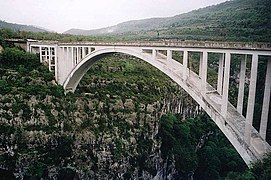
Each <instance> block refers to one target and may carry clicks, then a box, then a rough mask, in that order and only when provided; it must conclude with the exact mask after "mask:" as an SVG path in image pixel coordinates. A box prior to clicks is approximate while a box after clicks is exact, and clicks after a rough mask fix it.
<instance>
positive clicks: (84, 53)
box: [82, 47, 86, 59]
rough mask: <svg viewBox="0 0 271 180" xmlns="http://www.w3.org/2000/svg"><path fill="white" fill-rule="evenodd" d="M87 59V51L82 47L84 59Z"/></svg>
mask: <svg viewBox="0 0 271 180" xmlns="http://www.w3.org/2000/svg"><path fill="white" fill-rule="evenodd" d="M85 57H86V49H85V47H82V58H83V59H84V58H85Z"/></svg>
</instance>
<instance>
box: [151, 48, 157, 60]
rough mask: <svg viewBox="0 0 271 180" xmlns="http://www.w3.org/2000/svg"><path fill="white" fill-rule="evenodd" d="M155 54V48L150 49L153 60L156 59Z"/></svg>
mask: <svg viewBox="0 0 271 180" xmlns="http://www.w3.org/2000/svg"><path fill="white" fill-rule="evenodd" d="M156 54H157V51H156V50H155V49H153V50H152V59H153V60H156Z"/></svg>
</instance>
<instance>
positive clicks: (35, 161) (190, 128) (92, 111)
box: [0, 48, 246, 179]
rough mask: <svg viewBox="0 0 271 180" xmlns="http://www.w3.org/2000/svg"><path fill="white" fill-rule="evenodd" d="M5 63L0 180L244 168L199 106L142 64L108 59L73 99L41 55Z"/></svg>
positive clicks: (9, 55) (18, 54)
mask: <svg viewBox="0 0 271 180" xmlns="http://www.w3.org/2000/svg"><path fill="white" fill-rule="evenodd" d="M0 63H1V69H0V73H1V76H0V77H1V79H0V98H1V100H0V113H1V115H0V117H1V121H0V122H1V128H0V131H1V144H0V152H1V153H0V167H1V172H2V173H1V172H0V175H3V174H10V173H11V174H10V176H13V175H14V176H16V177H21V178H22V177H25V178H27V177H28V178H35V179H36V178H49V179H50V178H53V177H54V178H56V177H58V178H59V179H61V178H62V179H63V178H64V177H66V178H67V176H68V177H71V176H73V177H75V176H76V177H80V178H83V179H88V178H91V179H93V178H94V179H95V178H97V179H110V178H123V179H133V178H143V179H150V178H154V177H158V178H166V177H173V178H175V179H179V178H180V177H188V176H191V175H193V174H191V172H193V173H194V174H195V175H194V176H195V177H198V178H202V177H206V178H208V177H209V178H218V177H225V176H227V175H228V173H229V172H232V173H237V174H239V173H240V172H243V171H244V170H245V168H246V166H245V165H244V162H243V161H242V160H241V159H240V157H239V155H238V154H237V153H236V151H235V150H234V148H233V147H231V145H230V144H229V142H228V141H227V140H226V139H225V137H224V136H223V135H222V134H221V132H220V131H219V130H218V128H216V126H215V125H214V123H212V122H211V121H210V120H209V118H208V117H206V116H205V115H201V114H202V112H201V111H199V108H198V105H197V104H196V103H195V102H194V101H193V100H192V99H191V98H190V97H189V96H188V95H187V94H186V93H185V92H184V91H183V90H182V89H180V88H179V87H178V86H177V85H176V84H175V83H173V82H172V81H171V80H169V79H168V78H167V77H166V76H165V75H163V74H162V73H161V72H159V71H158V70H156V69H154V68H152V67H150V66H149V65H147V64H146V63H144V62H142V61H139V60H138V59H134V58H131V57H129V56H122V55H113V56H108V57H106V58H104V59H103V60H101V61H100V63H97V64H95V65H94V66H93V67H92V68H91V69H90V71H89V72H88V74H87V75H86V76H85V77H84V79H83V80H82V82H81V83H80V85H79V88H78V90H77V91H76V93H75V94H67V95H65V94H64V92H63V89H62V87H61V86H57V85H56V84H55V81H54V77H53V74H51V73H50V72H48V70H47V68H46V67H45V66H43V65H40V64H39V61H38V59H37V57H35V56H34V55H30V54H25V53H24V52H22V51H20V50H16V49H14V48H6V49H5V50H4V52H3V53H2V54H1V61H0ZM170 112H171V113H176V114H177V115H176V117H175V116H174V115H172V114H169V115H166V116H162V114H164V113H170ZM198 115H200V116H199V117H196V116H198ZM161 117H162V119H161V121H160V118H161ZM189 117H190V118H189ZM186 118H189V119H187V121H183V120H184V119H186ZM202 138H203V140H204V143H203V144H202V140H201V139H202ZM199 142H201V144H200V145H199ZM225 154H227V155H226V156H225ZM206 155H208V156H211V155H212V159H213V161H211V163H210V159H209V158H208V159H204V158H205V157H206ZM225 157H227V158H225ZM174 159H178V161H175V160H174ZM206 164H209V165H208V166H207V165H206ZM214 167H215V169H214ZM237 170H238V171H237Z"/></svg>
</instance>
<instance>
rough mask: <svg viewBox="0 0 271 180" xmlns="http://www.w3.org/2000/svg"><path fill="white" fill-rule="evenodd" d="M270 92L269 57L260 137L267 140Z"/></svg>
mask: <svg viewBox="0 0 271 180" xmlns="http://www.w3.org/2000/svg"><path fill="white" fill-rule="evenodd" d="M270 92H271V57H269V59H268V62H267V70H266V77H265V87H264V98H263V107H262V116H261V126H260V135H261V136H262V138H263V139H265V138H266V129H267V123H268V113H269V105H270Z"/></svg>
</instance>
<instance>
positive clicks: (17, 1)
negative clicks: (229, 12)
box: [0, 0, 226, 32]
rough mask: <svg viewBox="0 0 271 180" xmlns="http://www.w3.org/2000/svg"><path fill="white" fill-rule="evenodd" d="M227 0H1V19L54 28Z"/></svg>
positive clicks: (84, 26) (92, 25) (98, 24)
mask: <svg viewBox="0 0 271 180" xmlns="http://www.w3.org/2000/svg"><path fill="white" fill-rule="evenodd" d="M224 1H226V0H0V20H3V21H6V22H12V23H17V24H27V25H34V26H37V27H43V28H46V29H48V30H52V31H56V32H64V31H67V30H69V29H71V28H77V29H87V30H90V29H98V28H102V27H108V26H112V25H116V24H118V23H121V22H125V21H129V20H138V19H145V18H152V17H170V16H174V15H178V14H182V13H185V12H189V11H191V10H194V9H199V8H202V7H206V6H210V5H214V4H219V3H221V2H224Z"/></svg>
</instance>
